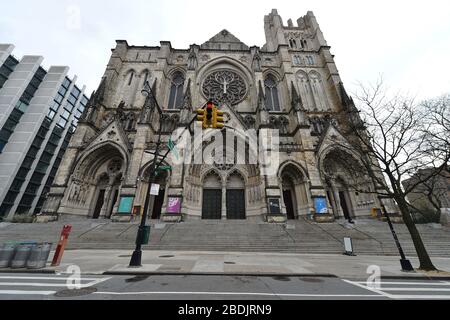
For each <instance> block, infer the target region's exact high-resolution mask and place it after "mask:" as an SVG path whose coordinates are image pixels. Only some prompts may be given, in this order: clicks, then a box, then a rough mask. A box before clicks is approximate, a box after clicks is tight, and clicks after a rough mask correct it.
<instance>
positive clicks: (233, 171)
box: [225, 168, 248, 188]
mask: <svg viewBox="0 0 450 320" xmlns="http://www.w3.org/2000/svg"><path fill="white" fill-rule="evenodd" d="M233 175H238V176H240V177H241V179H242V181H243V182H244V188H245V187H246V186H247V185H248V177H247V175H245V174H244V173H243V172H242V171H241V170H239V169H238V168H233V169H232V170H231V171H229V172H228V173H227V176H226V179H225V181H226V182H227V183H228V181H229V179H230V178H231V177H232V176H233Z"/></svg>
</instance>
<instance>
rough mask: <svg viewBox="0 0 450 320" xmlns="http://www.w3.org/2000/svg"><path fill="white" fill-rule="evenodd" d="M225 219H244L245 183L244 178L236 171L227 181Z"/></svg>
mask: <svg viewBox="0 0 450 320" xmlns="http://www.w3.org/2000/svg"><path fill="white" fill-rule="evenodd" d="M227 219H228V220H245V219H246V213H245V182H244V178H242V176H241V175H240V174H239V173H238V172H236V171H235V172H233V173H232V174H231V175H230V176H229V177H228V180H227Z"/></svg>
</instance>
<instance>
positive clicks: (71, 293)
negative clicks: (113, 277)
mask: <svg viewBox="0 0 450 320" xmlns="http://www.w3.org/2000/svg"><path fill="white" fill-rule="evenodd" d="M94 292H97V288H94V287H89V288H81V289H73V290H69V289H67V290H61V291H58V292H57V293H55V297H58V298H73V297H81V296H87V295H90V294H92V293H94Z"/></svg>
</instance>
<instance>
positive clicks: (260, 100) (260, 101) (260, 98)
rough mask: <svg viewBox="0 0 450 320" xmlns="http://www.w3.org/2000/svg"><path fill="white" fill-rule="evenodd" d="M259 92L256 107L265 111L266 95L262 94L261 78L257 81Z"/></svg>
mask: <svg viewBox="0 0 450 320" xmlns="http://www.w3.org/2000/svg"><path fill="white" fill-rule="evenodd" d="M258 89H259V93H258V108H259V109H260V110H264V111H267V108H266V97H265V95H264V90H263V87H262V84H261V80H260V81H259V88H258Z"/></svg>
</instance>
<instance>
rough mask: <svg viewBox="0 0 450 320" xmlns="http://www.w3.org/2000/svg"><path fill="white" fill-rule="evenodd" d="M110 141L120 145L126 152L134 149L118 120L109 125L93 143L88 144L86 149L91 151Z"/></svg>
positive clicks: (92, 140) (93, 139)
mask: <svg viewBox="0 0 450 320" xmlns="http://www.w3.org/2000/svg"><path fill="white" fill-rule="evenodd" d="M108 141H110V142H114V143H115V144H118V145H119V146H121V147H122V148H123V149H124V150H127V151H131V149H132V148H131V145H130V142H129V141H128V138H127V136H126V135H125V133H124V131H123V129H122V125H121V124H120V123H119V122H118V121H117V120H116V119H115V120H114V121H112V122H111V123H110V124H108V125H107V126H106V127H105V128H104V129H103V130H102V131H100V132H99V133H98V134H97V135H96V136H95V137H94V138H92V139H91V141H89V142H88V143H87V145H86V146H85V148H86V149H91V148H93V147H95V146H97V145H99V144H102V143H105V142H108Z"/></svg>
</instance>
